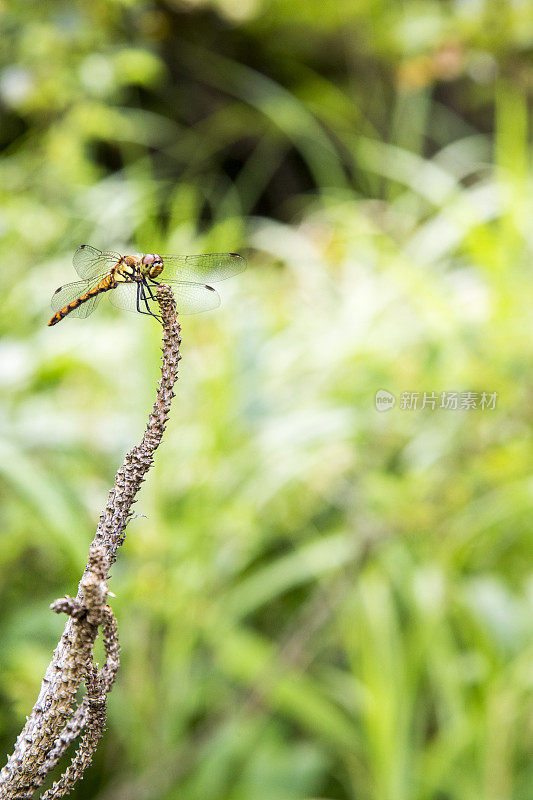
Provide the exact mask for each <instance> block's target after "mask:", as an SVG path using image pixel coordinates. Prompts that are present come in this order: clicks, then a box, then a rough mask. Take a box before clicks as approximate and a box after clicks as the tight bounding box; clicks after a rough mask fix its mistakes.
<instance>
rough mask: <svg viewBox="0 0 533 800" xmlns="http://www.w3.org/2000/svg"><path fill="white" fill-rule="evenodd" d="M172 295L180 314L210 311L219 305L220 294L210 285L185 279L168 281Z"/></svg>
mask: <svg viewBox="0 0 533 800" xmlns="http://www.w3.org/2000/svg"><path fill="white" fill-rule="evenodd" d="M168 283H169V284H170V287H171V289H172V291H173V292H174V297H175V298H176V308H177V310H178V312H179V313H180V314H199V313H200V311H211V310H212V309H213V308H218V306H219V305H220V296H219V294H218V292H216V291H215V290H214V289H213V287H212V286H206V285H205V284H202V283H187V282H186V281H168Z"/></svg>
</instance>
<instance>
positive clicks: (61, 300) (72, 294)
mask: <svg viewBox="0 0 533 800" xmlns="http://www.w3.org/2000/svg"><path fill="white" fill-rule="evenodd" d="M92 285H94V282H91V281H76V282H75V283H67V284H66V285H65V286H60V287H59V289H56V290H55V292H54V294H53V295H52V308H53V310H54V311H60V310H61V309H62V308H63V307H64V306H67V305H68V304H69V303H72V301H73V300H77V299H78V297H83V295H84V294H86V293H87V292H88V291H89V289H90V288H91V286H92ZM99 300H100V295H99V294H97V295H96V296H95V297H91V298H90V299H89V300H86V301H85V302H84V303H82V304H81V305H80V306H78V308H75V309H73V310H72V311H70V312H69V314H68V316H69V317H79V318H81V319H85V317H88V316H89V314H92V312H93V311H94V309H95V308H96V306H97V305H98V301H99Z"/></svg>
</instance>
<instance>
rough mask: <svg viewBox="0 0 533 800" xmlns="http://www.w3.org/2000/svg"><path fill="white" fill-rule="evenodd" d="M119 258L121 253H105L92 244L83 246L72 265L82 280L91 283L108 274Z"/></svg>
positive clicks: (80, 247)
mask: <svg viewBox="0 0 533 800" xmlns="http://www.w3.org/2000/svg"><path fill="white" fill-rule="evenodd" d="M119 258H120V254H119V253H112V252H110V253H103V252H102V250H97V249H96V247H91V245H90V244H82V245H80V246H79V247H78V249H77V250H76V252H75V253H74V255H73V257H72V264H73V266H74V269H75V270H76V272H77V273H78V275H79V276H80V278H84V279H85V280H87V281H90V280H93V279H94V278H96V277H97V276H98V275H101V274H102V273H103V272H104V273H105V272H107V271H108V270H109V269H110V268H111V267H112V266H113V264H116V263H117V261H118V260H119Z"/></svg>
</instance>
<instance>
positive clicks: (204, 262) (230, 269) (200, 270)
mask: <svg viewBox="0 0 533 800" xmlns="http://www.w3.org/2000/svg"><path fill="white" fill-rule="evenodd" d="M161 258H162V259H163V264H164V269H163V273H162V275H161V280H162V281H164V282H166V281H167V280H172V279H173V278H174V279H175V280H178V281H181V280H183V281H198V282H199V283H204V284H205V283H216V282H217V281H223V280H225V279H226V278H231V277H233V275H238V274H239V272H242V271H243V270H244V268H245V267H246V259H245V258H243V257H242V256H240V255H238V254H237V253H208V254H207V255H203V256H161Z"/></svg>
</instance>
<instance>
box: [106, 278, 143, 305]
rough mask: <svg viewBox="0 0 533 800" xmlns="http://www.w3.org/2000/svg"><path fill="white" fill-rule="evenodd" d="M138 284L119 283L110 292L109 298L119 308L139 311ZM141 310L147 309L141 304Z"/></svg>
mask: <svg viewBox="0 0 533 800" xmlns="http://www.w3.org/2000/svg"><path fill="white" fill-rule="evenodd" d="M137 286H138V284H137V283H119V285H118V286H117V287H116V289H112V290H111V291H110V292H109V299H110V300H111V302H112V303H113V305H114V306H116V307H117V308H123V309H125V310H126V311H137ZM141 310H142V311H145V310H146V309H145V308H144V307H142V306H141Z"/></svg>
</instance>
